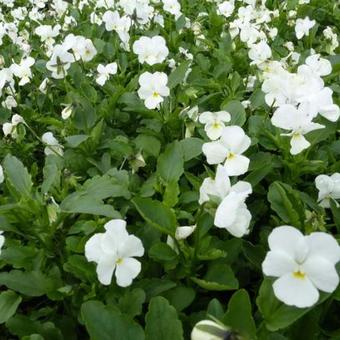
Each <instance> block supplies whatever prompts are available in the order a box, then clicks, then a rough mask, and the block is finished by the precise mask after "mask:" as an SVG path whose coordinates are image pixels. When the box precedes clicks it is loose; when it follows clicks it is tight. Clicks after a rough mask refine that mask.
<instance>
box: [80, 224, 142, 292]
mask: <svg viewBox="0 0 340 340" xmlns="http://www.w3.org/2000/svg"><path fill="white" fill-rule="evenodd" d="M104 228H105V232H104V233H97V234H95V235H93V236H92V237H91V238H90V239H89V240H88V241H87V242H86V244H85V256H86V258H87V260H88V261H91V262H96V263H97V275H98V280H99V281H100V283H102V284H103V285H109V284H110V283H111V281H112V276H113V273H114V274H115V276H116V280H117V285H118V286H120V287H127V286H130V285H131V283H132V281H133V279H135V278H136V277H137V276H138V274H139V273H140V271H141V263H140V262H139V261H137V260H136V259H135V257H140V256H143V254H144V247H143V244H142V241H141V240H140V239H139V238H138V237H136V236H134V235H129V233H128V232H127V230H126V222H125V221H124V220H119V219H116V220H111V221H109V222H107V223H106V224H105V225H104Z"/></svg>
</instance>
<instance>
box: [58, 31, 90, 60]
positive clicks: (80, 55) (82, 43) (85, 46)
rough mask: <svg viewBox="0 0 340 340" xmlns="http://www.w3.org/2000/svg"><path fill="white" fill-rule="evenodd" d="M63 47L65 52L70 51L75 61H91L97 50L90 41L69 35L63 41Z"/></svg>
mask: <svg viewBox="0 0 340 340" xmlns="http://www.w3.org/2000/svg"><path fill="white" fill-rule="evenodd" d="M63 46H64V48H65V49H66V50H69V49H72V52H73V55H74V56H75V58H76V60H79V59H82V60H83V61H85V62H87V61H91V60H92V59H93V58H94V57H95V56H96V55H97V50H96V48H95V46H94V45H93V42H92V40H91V39H86V38H85V37H83V36H81V35H74V34H72V33H71V34H69V35H67V37H66V38H65V40H64V43H63Z"/></svg>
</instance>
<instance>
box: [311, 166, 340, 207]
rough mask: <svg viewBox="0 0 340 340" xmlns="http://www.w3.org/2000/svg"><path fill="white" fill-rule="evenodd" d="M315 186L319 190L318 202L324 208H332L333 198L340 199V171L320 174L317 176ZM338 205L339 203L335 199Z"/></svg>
mask: <svg viewBox="0 0 340 340" xmlns="http://www.w3.org/2000/svg"><path fill="white" fill-rule="evenodd" d="M315 186H316V188H317V189H318V190H319V194H318V202H319V204H320V205H321V206H322V207H324V208H330V201H331V200H338V199H340V173H338V172H336V173H334V174H333V175H331V176H327V175H319V176H317V177H316V178H315ZM335 204H336V205H337V206H338V203H337V202H336V201H335Z"/></svg>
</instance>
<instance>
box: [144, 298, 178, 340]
mask: <svg viewBox="0 0 340 340" xmlns="http://www.w3.org/2000/svg"><path fill="white" fill-rule="evenodd" d="M145 323H146V326H145V339H146V340H160V339H162V340H174V339H176V340H181V339H184V338H183V329H182V324H181V322H180V321H179V319H178V315H177V312H176V309H175V308H174V307H172V306H171V305H170V304H169V302H168V300H166V299H165V298H163V297H161V296H157V297H155V298H152V299H151V301H150V304H149V311H148V313H147V314H146V318H145Z"/></svg>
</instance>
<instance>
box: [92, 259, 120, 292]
mask: <svg viewBox="0 0 340 340" xmlns="http://www.w3.org/2000/svg"><path fill="white" fill-rule="evenodd" d="M115 267H116V264H115V258H114V257H111V256H106V257H105V258H102V259H101V260H100V261H99V262H98V265H97V270H96V271H97V275H98V280H99V282H100V283H101V284H103V285H109V284H110V283H111V280H112V275H113V272H114V270H115Z"/></svg>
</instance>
